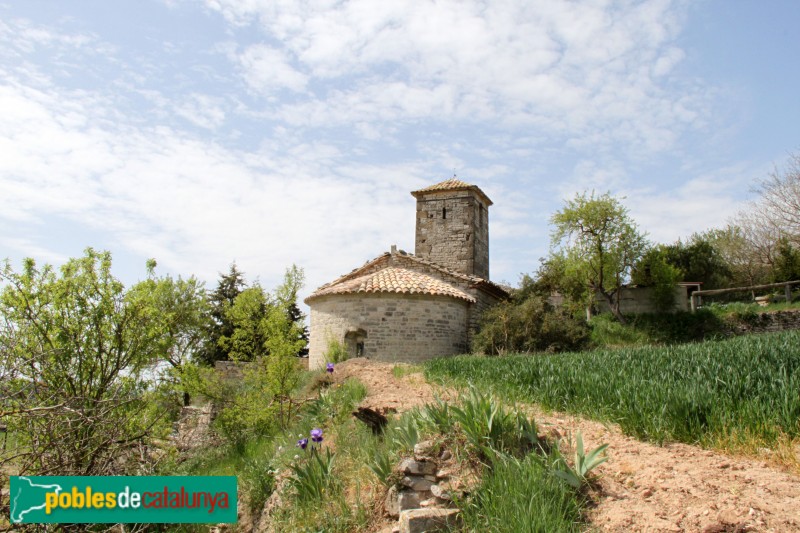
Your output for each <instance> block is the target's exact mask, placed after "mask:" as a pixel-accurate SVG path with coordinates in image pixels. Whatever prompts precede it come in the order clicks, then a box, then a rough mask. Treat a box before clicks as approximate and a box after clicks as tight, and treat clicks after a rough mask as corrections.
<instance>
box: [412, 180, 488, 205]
mask: <svg viewBox="0 0 800 533" xmlns="http://www.w3.org/2000/svg"><path fill="white" fill-rule="evenodd" d="M441 191H475V192H477V193H478V194H479V195H480V196H482V197H483V200H484V202H486V205H492V201H491V200H490V199H489V197H488V196H486V193H485V192H483V191H482V190H481V188H480V187H478V186H477V185H472V184H469V183H467V182H465V181H461V180H460V179H457V178H456V177H455V176H453V177H452V178H450V179H447V180H444V181H440V182H439V183H436V184H434V185H430V186H428V187H425V188H424V189H419V190H416V191H412V192H411V196H413V197H415V198H416V197H417V196H418V195H419V194H423V193H428V192H441Z"/></svg>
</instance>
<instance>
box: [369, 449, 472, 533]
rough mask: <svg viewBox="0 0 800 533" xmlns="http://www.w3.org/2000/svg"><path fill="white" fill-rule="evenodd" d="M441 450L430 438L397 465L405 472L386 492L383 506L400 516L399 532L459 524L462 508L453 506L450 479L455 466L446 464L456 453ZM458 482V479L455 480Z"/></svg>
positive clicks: (427, 529) (428, 529)
mask: <svg viewBox="0 0 800 533" xmlns="http://www.w3.org/2000/svg"><path fill="white" fill-rule="evenodd" d="M437 452H438V447H437V446H436V444H435V443H433V442H431V441H423V442H420V443H418V444H417V445H416V446H414V457H413V458H408V459H404V460H403V461H401V462H400V464H399V465H398V467H397V471H398V474H400V475H402V478H401V479H400V481H399V483H398V484H397V485H395V486H392V487H391V488H390V489H389V491H388V493H387V494H386V500H385V502H384V510H385V511H386V514H387V515H389V516H390V517H391V518H393V519H399V520H400V522H399V528H393V530H396V531H398V532H399V533H416V532H423V531H429V532H433V531H446V530H448V529H449V528H451V527H454V526H458V525H460V514H459V513H460V511H459V510H458V509H455V508H454V507H453V488H452V485H454V484H451V482H450V479H451V477H453V476H455V472H456V469H455V467H454V465H452V464H445V463H447V462H448V461H450V460H451V459H452V457H453V455H452V453H450V451H448V450H442V451H441V453H437ZM455 484H457V485H458V483H455Z"/></svg>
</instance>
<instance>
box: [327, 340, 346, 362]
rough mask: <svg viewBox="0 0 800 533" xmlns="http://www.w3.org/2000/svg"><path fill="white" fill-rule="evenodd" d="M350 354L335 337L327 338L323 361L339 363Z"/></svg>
mask: <svg viewBox="0 0 800 533" xmlns="http://www.w3.org/2000/svg"><path fill="white" fill-rule="evenodd" d="M348 357H350V354H349V353H347V348H346V347H345V345H344V344H342V343H341V342H339V341H337V340H336V339H328V349H327V350H325V361H326V362H328V363H341V362H343V361H347V358H348Z"/></svg>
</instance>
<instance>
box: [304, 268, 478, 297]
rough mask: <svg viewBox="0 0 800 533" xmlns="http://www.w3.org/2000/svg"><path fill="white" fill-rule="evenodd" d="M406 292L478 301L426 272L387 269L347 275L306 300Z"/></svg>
mask: <svg viewBox="0 0 800 533" xmlns="http://www.w3.org/2000/svg"><path fill="white" fill-rule="evenodd" d="M381 292H383V293H403V294H431V295H437V296H450V297H452V298H460V299H462V300H466V301H468V302H470V303H475V298H473V297H472V296H470V295H469V294H467V293H466V292H464V291H463V290H461V289H460V288H458V287H456V286H453V285H450V284H449V283H447V282H445V281H443V280H441V279H437V278H435V277H433V276H429V275H428V274H423V273H422V272H416V271H414V270H409V269H407V268H402V267H395V266H387V267H386V268H383V269H380V270H378V271H374V272H370V273H367V274H364V275H362V276H356V277H353V278H349V277H348V276H343V277H342V278H339V279H338V280H336V281H334V282H332V283H329V284H327V285H323V286H322V287H320V288H319V289H317V290H316V291H314V292H313V293H312V294H311V295H310V296H309V297H308V298H306V301H308V300H311V299H312V298H317V297H319V296H327V295H329V294H358V293H381Z"/></svg>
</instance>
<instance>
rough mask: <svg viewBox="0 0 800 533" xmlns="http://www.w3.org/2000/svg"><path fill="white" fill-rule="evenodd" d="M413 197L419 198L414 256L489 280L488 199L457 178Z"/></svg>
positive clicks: (474, 187)
mask: <svg viewBox="0 0 800 533" xmlns="http://www.w3.org/2000/svg"><path fill="white" fill-rule="evenodd" d="M411 195H412V196H414V198H416V199H417V231H416V238H415V243H414V254H415V255H416V256H417V257H420V258H422V259H427V260H428V261H432V262H434V263H436V264H438V265H441V266H443V267H445V268H449V269H450V270H455V271H457V272H460V273H462V274H467V275H470V276H477V277H479V278H483V279H486V280H488V279H489V206H490V205H492V201H491V200H490V199H489V197H488V196H486V194H485V193H484V192H483V191H482V190H480V188H479V187H477V186H476V185H470V184H469V183H465V182H463V181H461V180H459V179H456V177H455V176H453V177H452V178H450V179H449V180H445V181H443V182H441V183H437V184H435V185H431V186H430V187H425V188H424V189H420V190H418V191H413V192H412V193H411Z"/></svg>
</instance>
